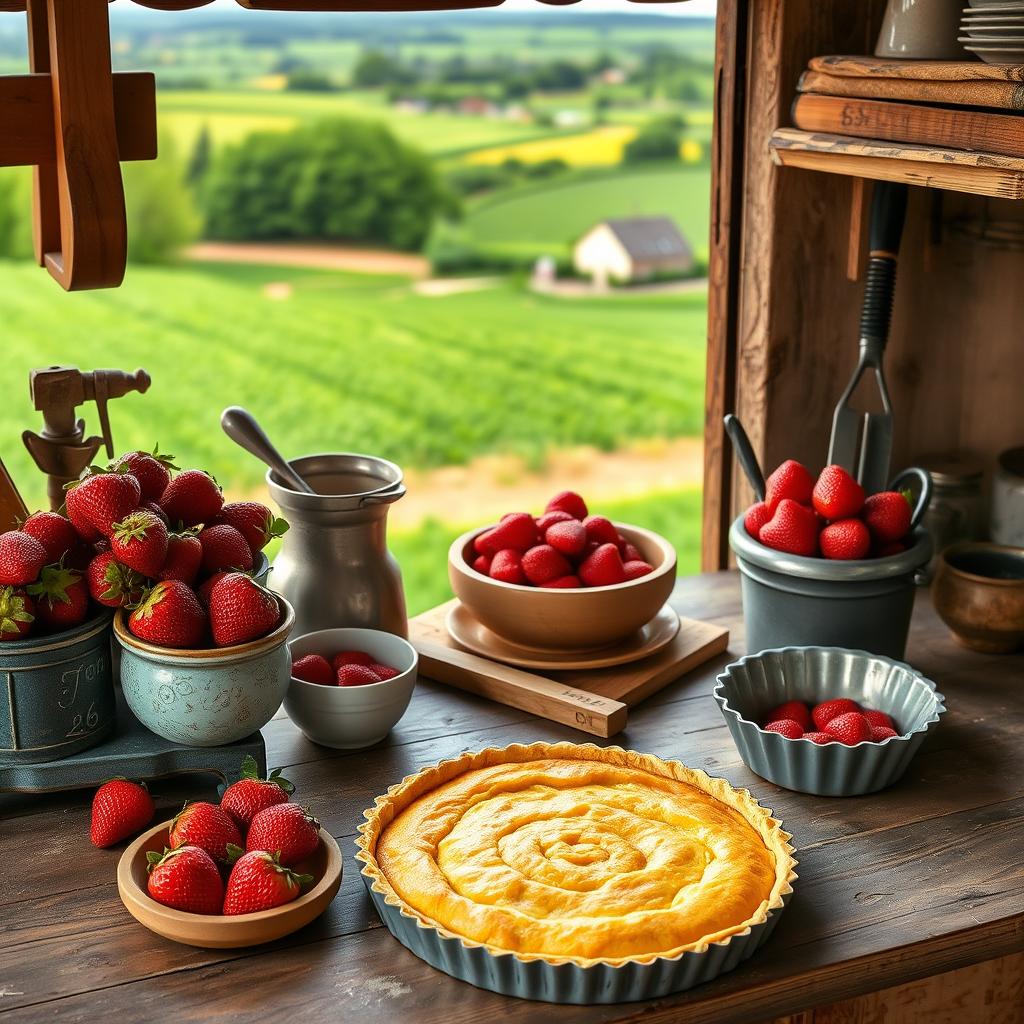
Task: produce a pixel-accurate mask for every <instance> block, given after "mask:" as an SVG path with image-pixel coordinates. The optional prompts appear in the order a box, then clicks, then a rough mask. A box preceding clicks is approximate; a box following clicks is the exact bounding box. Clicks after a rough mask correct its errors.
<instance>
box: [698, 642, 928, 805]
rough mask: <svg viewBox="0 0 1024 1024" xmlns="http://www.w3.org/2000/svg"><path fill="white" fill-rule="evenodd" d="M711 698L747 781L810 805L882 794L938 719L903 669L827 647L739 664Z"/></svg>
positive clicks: (911, 673)
mask: <svg viewBox="0 0 1024 1024" xmlns="http://www.w3.org/2000/svg"><path fill="white" fill-rule="evenodd" d="M714 697H715V700H716V701H717V703H718V706H719V708H720V709H721V712H722V716H723V717H724V718H725V722H726V725H727V726H728V727H729V732H730V733H731V734H732V738H733V741H734V742H735V744H736V748H737V749H738V750H739V752H740V756H741V757H742V758H743V761H744V762H745V763H746V765H747V767H748V768H750V769H751V771H753V772H756V773H757V774H758V775H760V776H761V777H762V778H765V779H768V780H769V781H770V782H774V783H776V784H777V785H779V786H784V787H785V788H786V789H793V790H796V791H797V792H800V793H813V794H815V795H817V796H860V795H862V794H864V793H874V792H876V791H877V790H880V789H885V788H886V787H887V786H891V785H892V784H893V783H895V782H896V781H897V780H899V779H900V777H901V776H902V775H903V774H904V772H906V770H907V767H908V766H909V764H910V762H911V760H912V759H913V757H914V755H915V754H916V753H917V751H918V749H919V748H920V746H921V744H922V742H924V740H925V737H926V736H927V735H928V733H929V732H931V730H932V729H934V727H935V726H936V725H937V724H938V722H939V716H940V715H942V714H943V713H944V712H945V710H946V706H945V699H944V698H943V696H942V694H941V693H939V692H938V690H937V689H936V687H935V684H934V683H933V682H932V681H931V680H930V679H926V678H925V677H924V676H923V675H921V673H920V672H918V671H916V670H915V669H913V668H911V667H910V666H909V665H906V664H904V663H902V662H899V661H894V660H893V659H891V658H885V657H882V656H880V655H876V654H869V653H867V652H866V651H850V650H845V649H842V648H837V647H786V648H781V649H778V650H769V651H761V652H760V653H759V654H753V655H749V656H747V657H745V658H741V659H740V660H739V661H736V662H733V663H732V664H731V665H727V666H726V667H725V669H723V671H722V673H721V674H720V675H719V676H718V680H717V682H716V685H715V689H714Z"/></svg>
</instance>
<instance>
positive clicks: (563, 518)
mask: <svg viewBox="0 0 1024 1024" xmlns="http://www.w3.org/2000/svg"><path fill="white" fill-rule="evenodd" d="M575 518H576V517H575V516H571V515H569V513H568V512H563V511H562V510H561V509H560V508H556V509H552V510H551V511H550V512H545V513H544V515H542V516H538V517H537V532H538V533H539V534H540V535H541V536H542V537H543V536H544V534H545V533H547V531H548V530H550V529H551V527H552V526H554V525H555V523H571V522H572V521H573V520H574V519H575Z"/></svg>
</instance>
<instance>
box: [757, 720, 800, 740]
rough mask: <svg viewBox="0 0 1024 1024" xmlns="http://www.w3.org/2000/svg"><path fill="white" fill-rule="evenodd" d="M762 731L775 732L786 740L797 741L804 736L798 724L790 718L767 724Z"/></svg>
mask: <svg viewBox="0 0 1024 1024" xmlns="http://www.w3.org/2000/svg"><path fill="white" fill-rule="evenodd" d="M764 731H765V732H777V733H778V734H779V735H780V736H785V737H786V739H787V740H798V739H800V738H801V737H802V736H803V734H804V731H803V729H802V728H801V727H800V723H799V722H794V721H793V719H792V718H778V719H776V720H775V721H774V722H769V723H768V724H767V725H766V726H765V727H764Z"/></svg>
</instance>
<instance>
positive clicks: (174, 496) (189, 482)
mask: <svg viewBox="0 0 1024 1024" xmlns="http://www.w3.org/2000/svg"><path fill="white" fill-rule="evenodd" d="M160 505H161V506H162V508H163V510H164V511H165V512H166V513H167V518H168V519H170V521H171V522H172V523H182V524H183V525H185V526H198V525H199V524H200V523H209V522H211V521H212V520H213V519H215V518H216V516H217V515H218V513H219V512H220V510H221V508H223V506H224V495H223V494H221V490H220V487H218V486H217V481H216V480H214V479H213V477H212V476H210V474H209V473H204V472H203V471H202V470H201V469H186V470H185V472H184V473H179V474H178V475H177V476H176V477H175V478H174V479H173V480H172V481H171V482H170V483H169V484H168V485H167V487H166V488H165V490H164V493H163V494H162V495H160Z"/></svg>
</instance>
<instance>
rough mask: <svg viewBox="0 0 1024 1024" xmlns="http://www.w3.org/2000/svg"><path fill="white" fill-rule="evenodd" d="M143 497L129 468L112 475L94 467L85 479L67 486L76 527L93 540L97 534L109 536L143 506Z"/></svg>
mask: <svg viewBox="0 0 1024 1024" xmlns="http://www.w3.org/2000/svg"><path fill="white" fill-rule="evenodd" d="M141 495H142V491H141V489H140V487H139V481H138V480H136V479H135V477H134V476H133V475H132V474H131V473H129V472H128V469H127V467H124V466H122V467H120V468H119V469H116V470H112V471H109V472H108V471H107V470H105V469H100V468H99V467H98V466H92V467H90V468H89V470H88V471H87V473H86V475H85V476H84V477H82V479H80V480H75V481H73V482H72V483H70V484H68V485H67V496H66V497H65V499H64V502H65V506H66V508H67V513H68V518H69V519H70V520H71V523H72V525H73V526H74V528H75V529H76V530H77V531H78V533H79V534H80V535H81V536H82V537H83V539H85V540H88V541H93V540H95V539H96V535H97V534H99V535H102V536H104V537H109V536H110V535H111V534H112V533H113V532H114V524H115V523H119V522H121V520H122V519H124V518H125V517H126V516H129V515H131V514H132V512H134V511H135V510H136V509H137V508H138V507H139V501H140V500H141Z"/></svg>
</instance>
